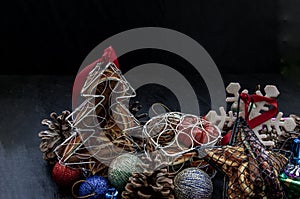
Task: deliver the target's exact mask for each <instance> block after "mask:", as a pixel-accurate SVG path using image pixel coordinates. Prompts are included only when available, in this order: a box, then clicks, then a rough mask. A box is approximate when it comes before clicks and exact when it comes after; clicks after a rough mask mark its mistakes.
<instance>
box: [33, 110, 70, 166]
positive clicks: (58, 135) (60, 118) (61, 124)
mask: <svg viewBox="0 0 300 199" xmlns="http://www.w3.org/2000/svg"><path fill="white" fill-rule="evenodd" d="M68 115H70V112H69V111H63V112H62V114H61V115H57V114H56V113H51V114H50V118H51V119H52V120H48V119H44V120H42V122H41V123H42V124H43V125H45V126H48V129H47V130H44V131H41V132H40V133H39V134H38V136H39V138H41V144H40V150H41V152H42V153H43V158H44V160H47V161H48V162H49V164H55V163H56V162H57V156H56V154H55V152H54V149H55V148H56V147H57V146H58V145H60V144H61V143H62V142H63V141H64V140H66V139H67V138H68V137H69V136H70V135H71V125H70V120H68V119H67V116H68Z"/></svg>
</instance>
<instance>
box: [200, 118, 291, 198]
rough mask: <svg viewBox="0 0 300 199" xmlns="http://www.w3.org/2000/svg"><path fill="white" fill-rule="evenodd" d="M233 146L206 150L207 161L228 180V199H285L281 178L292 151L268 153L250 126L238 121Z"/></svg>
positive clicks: (233, 135)
mask: <svg viewBox="0 0 300 199" xmlns="http://www.w3.org/2000/svg"><path fill="white" fill-rule="evenodd" d="M230 143H231V144H230V145H227V146H223V147H218V148H214V149H206V152H207V154H208V156H207V160H208V161H209V162H210V163H211V164H213V165H215V167H216V168H218V169H219V170H221V171H222V172H224V173H225V175H226V176H227V177H228V188H227V193H226V195H227V197H228V198H283V196H284V193H283V190H282V187H281V184H280V181H279V179H278V176H279V174H280V171H281V170H282V168H283V167H284V166H285V165H286V164H287V163H288V158H290V155H291V154H290V152H289V151H283V150H276V151H275V150H273V151H267V150H266V149H265V147H264V145H263V144H262V143H261V142H260V141H259V139H258V138H257V137H256V135H255V133H254V132H253V131H252V130H251V129H250V128H249V127H248V125H247V123H246V122H245V121H244V120H243V118H238V120H237V121H236V124H235V127H234V129H233V134H232V138H231V142H230Z"/></svg>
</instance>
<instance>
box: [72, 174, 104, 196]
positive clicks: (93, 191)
mask: <svg viewBox="0 0 300 199" xmlns="http://www.w3.org/2000/svg"><path fill="white" fill-rule="evenodd" d="M108 188H109V187H108V181H107V179H106V178H104V177H102V176H97V175H94V176H91V177H88V178H87V179H86V180H85V181H84V182H82V183H81V184H80V186H79V188H78V195H79V196H80V197H83V196H86V198H88V199H99V198H104V197H105V194H106V192H107V191H108Z"/></svg>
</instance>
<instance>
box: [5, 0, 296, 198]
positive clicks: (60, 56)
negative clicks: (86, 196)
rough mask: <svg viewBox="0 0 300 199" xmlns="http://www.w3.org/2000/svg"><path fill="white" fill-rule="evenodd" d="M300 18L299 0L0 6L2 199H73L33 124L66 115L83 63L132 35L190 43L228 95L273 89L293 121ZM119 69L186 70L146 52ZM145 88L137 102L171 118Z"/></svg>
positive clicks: (87, 0)
mask: <svg viewBox="0 0 300 199" xmlns="http://www.w3.org/2000/svg"><path fill="white" fill-rule="evenodd" d="M299 9H300V2H299V1H296V0H263V1H262V0H236V1H233V0H210V1H200V0H189V1H184V0H181V1H179V0H169V1H167V0H165V1H163V0H160V1H154V0H151V1H141V0H140V1H116V0H110V1H102V0H101V1H100V0H80V1H75V0H73V1H71V0H64V1H59V0H57V1H54V0H41V1H37V0H26V1H25V0H11V1H4V2H1V6H0V24H1V26H0V58H1V59H0V64H1V70H0V105H1V109H0V113H1V114H0V174H1V179H0V198H6V199H19V198H23V199H27V198H28V199H41V198H49V199H57V198H60V199H61V198H64V199H69V198H71V197H70V193H69V192H68V191H66V190H63V189H59V187H57V186H56V184H55V183H54V182H53V180H52V179H51V175H50V172H51V171H50V168H49V167H48V166H47V164H46V162H45V161H44V160H43V159H42V154H41V152H40V151H39V143H40V140H39V138H38V136H37V134H38V132H39V131H41V130H44V129H45V127H43V126H42V125H41V124H40V122H41V120H42V119H44V118H49V114H50V113H51V112H53V111H54V112H57V113H61V111H63V110H66V109H67V110H72V105H71V98H72V93H71V90H72V86H73V82H74V78H75V76H76V74H77V72H78V70H79V67H80V65H81V64H82V62H83V60H84V59H85V57H86V56H87V55H88V54H89V52H90V51H91V50H92V49H93V48H94V47H96V46H97V45H98V44H99V43H101V42H102V41H103V40H105V39H107V38H108V37H110V36H113V35H114V34H117V33H119V32H121V31H125V30H128V29H131V28H137V27H145V26H157V27H164V28H170V29H174V30H177V31H180V32H182V33H184V34H186V35H188V36H190V37H192V38H193V39H195V40H196V41H198V42H199V44H201V45H202V46H203V47H204V48H205V49H206V50H207V51H208V53H209V54H210V56H211V57H212V58H213V60H214V61H215V63H216V65H217V66H218V68H219V70H220V72H221V74H222V77H223V80H224V84H225V86H227V85H228V83H230V82H232V81H235V82H240V84H241V85H242V88H247V89H250V90H251V89H252V91H253V89H254V88H255V86H256V85H257V84H261V85H262V88H263V87H264V85H266V84H275V85H276V86H277V87H278V89H279V91H280V92H281V94H280V96H279V99H278V103H279V110H280V111H282V112H284V115H285V116H288V115H289V114H290V113H296V114H298V115H300V104H299V100H298V99H299V98H300V81H299V76H300V71H299V65H300V60H299V52H300V37H299V35H300V14H299V13H300V12H299ZM117 54H118V52H117ZM99 56H100V55H99ZM119 61H120V65H121V68H122V71H123V72H125V71H127V70H129V69H130V68H131V67H134V66H136V65H138V64H143V63H149V62H159V63H163V64H166V65H168V66H174V67H175V68H176V67H185V68H188V67H191V66H190V65H189V64H188V63H186V62H185V61H184V60H182V59H181V58H180V57H178V56H177V55H174V54H171V53H167V52H163V51H158V50H149V49H148V50H139V51H134V52H130V53H128V54H125V55H124V56H122V57H120V58H119ZM187 71H188V70H187ZM186 73H187V74H186V78H189V79H192V81H191V82H197V78H198V77H195V76H194V74H193V73H190V74H189V73H188V72H186ZM202 85H203V84H200V83H199V84H196V83H195V88H194V89H195V90H196V91H199V92H197V97H198V99H199V103H200V106H201V108H203V109H202V110H209V108H210V101H209V99H207V90H205V88H203V87H202ZM147 88H148V87H144V89H140V90H138V93H141V95H140V96H138V97H140V99H143V98H146V99H147V100H148V101H151V103H152V102H155V101H156V100H158V99H163V100H165V101H163V102H164V103H166V104H168V105H169V106H170V107H172V105H174V109H176V108H177V107H176V106H175V105H176V102H177V101H176V100H175V99H174V98H172V97H171V96H172V95H168V96H165V95H164V94H165V93H167V92H165V91H164V90H163V88H161V87H160V88H159V89H158V90H157V92H156V93H155V92H147ZM148 89H149V88H148ZM147 94H148V95H147ZM149 95H151V96H149ZM143 105H145V104H143ZM146 105H151V104H146ZM148 108H149V107H148ZM214 186H215V187H214V188H215V191H214V195H213V198H221V195H220V194H221V192H222V188H221V186H220V183H214Z"/></svg>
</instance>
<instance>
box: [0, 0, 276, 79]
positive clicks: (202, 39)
mask: <svg viewBox="0 0 300 199" xmlns="http://www.w3.org/2000/svg"><path fill="white" fill-rule="evenodd" d="M1 4H2V5H1V8H0V9H1V12H0V20H1V29H0V31H1V37H0V39H1V45H0V48H1V62H2V63H1V69H2V70H1V72H0V73H1V74H72V75H73V74H76V73H77V71H78V69H79V67H80V65H81V63H82V61H83V60H84V58H85V57H86V56H87V54H88V53H89V52H90V51H91V50H92V49H93V48H94V47H95V46H96V45H98V44H99V43H100V42H101V41H103V40H104V39H106V38H108V37H110V36H112V35H114V34H116V33H119V32H121V31H124V30H128V29H131V28H136V27H144V26H158V27H165V28H171V29H174V30H178V31H180V32H182V33H184V34H186V35H188V36H190V37H192V38H193V39H195V40H196V41H198V42H199V43H200V44H201V45H202V46H203V47H204V48H205V49H206V50H207V51H208V53H209V54H210V55H211V57H212V58H213V59H214V61H215V62H216V64H217V66H218V67H219V69H220V71H221V72H222V73H232V72H236V73H241V72H242V73H245V72H247V73H248V72H279V69H280V58H281V57H280V42H279V32H280V31H279V27H280V20H281V19H280V14H279V12H280V9H279V8H278V6H279V2H278V0H264V1H261V0H252V1H233V0H226V1H225V0H210V1H199V0H189V1H183V0H181V1H180V0H172V1H171V0H170V1H167V0H159V1H117V0H109V1H107V0H106V1H100V0H86V1H83V0H81V1H71V0H64V1H54V0H43V1H36V0H26V1H25V0H12V1H4V2H2V3H1ZM135 53H137V56H135V55H134V54H132V55H128V56H127V55H124V56H123V57H121V58H120V61H121V64H122V65H126V66H132V65H136V64H140V63H147V62H150V61H151V62H154V61H157V62H164V63H168V65H172V64H173V62H174V61H173V59H172V56H168V55H161V53H160V52H155V50H148V51H143V52H135ZM149 55H151V56H149ZM125 70H126V69H125Z"/></svg>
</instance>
